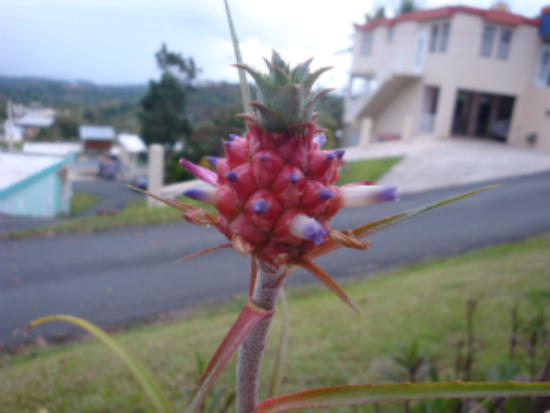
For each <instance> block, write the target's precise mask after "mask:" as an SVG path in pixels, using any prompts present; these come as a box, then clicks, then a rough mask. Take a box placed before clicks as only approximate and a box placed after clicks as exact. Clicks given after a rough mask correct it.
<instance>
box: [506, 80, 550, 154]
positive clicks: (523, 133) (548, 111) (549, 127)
mask: <svg viewBox="0 0 550 413" xmlns="http://www.w3.org/2000/svg"><path fill="white" fill-rule="evenodd" d="M532 133H535V134H536V135H537V142H536V144H535V145H534V146H535V147H536V148H537V149H543V150H547V151H550V87H545V88H539V87H535V86H531V87H529V88H527V89H526V90H525V91H524V93H522V94H521V95H520V96H518V98H517V99H516V104H515V108H514V115H513V117H512V124H511V127H510V134H509V136H508V142H510V143H512V144H515V145H530V144H529V143H528V142H527V140H526V138H527V136H528V135H529V134H532Z"/></svg>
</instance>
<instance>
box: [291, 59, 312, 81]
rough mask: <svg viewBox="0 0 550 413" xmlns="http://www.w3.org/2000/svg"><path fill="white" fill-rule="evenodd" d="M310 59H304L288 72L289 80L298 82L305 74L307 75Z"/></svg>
mask: <svg viewBox="0 0 550 413" xmlns="http://www.w3.org/2000/svg"><path fill="white" fill-rule="evenodd" d="M312 60H313V57H312V58H311V59H308V60H306V61H305V62H302V63H300V64H299V65H298V66H296V67H295V68H294V69H292V72H291V73H290V80H291V81H292V83H300V82H302V80H303V79H305V77H306V76H307V75H309V65H310V64H311V61H312Z"/></svg>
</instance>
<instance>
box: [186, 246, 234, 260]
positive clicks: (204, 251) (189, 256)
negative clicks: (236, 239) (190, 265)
mask: <svg viewBox="0 0 550 413" xmlns="http://www.w3.org/2000/svg"><path fill="white" fill-rule="evenodd" d="M223 248H233V244H222V245H218V246H217V247H212V248H207V249H205V250H201V251H198V252H195V253H193V254H191V255H188V256H186V257H183V258H181V259H179V260H177V261H176V262H183V261H187V260H190V259H191V258H195V257H198V256H200V255H202V254H206V253H207V252H212V251H216V250H220V249H223Z"/></svg>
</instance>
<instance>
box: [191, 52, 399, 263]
mask: <svg viewBox="0 0 550 413" xmlns="http://www.w3.org/2000/svg"><path fill="white" fill-rule="evenodd" d="M310 63H311V59H310V60H307V61H306V62H304V63H302V64H299V65H298V66H296V67H295V68H293V69H292V70H291V69H290V67H289V66H288V64H286V63H285V62H284V61H283V60H282V59H281V57H280V56H279V54H277V53H276V52H273V58H272V60H271V62H269V61H267V60H266V64H267V67H268V69H269V74H268V75H263V74H260V73H258V72H256V71H255V70H253V69H251V68H250V67H248V66H245V65H237V66H238V67H240V68H242V69H244V70H246V71H247V72H248V73H249V74H250V75H251V76H252V78H253V79H254V81H255V82H256V86H257V91H258V94H257V101H256V102H253V103H251V104H250V105H251V106H252V107H253V108H254V111H255V113H254V114H246V115H241V116H242V117H243V118H244V120H245V122H246V124H247V126H248V133H247V134H246V135H245V136H244V137H240V136H236V135H230V137H229V140H228V141H225V142H223V149H224V152H225V158H214V157H208V158H207V161H208V162H209V163H210V165H212V167H213V168H214V169H215V171H216V172H215V173H214V172H212V171H210V170H208V169H206V168H203V167H200V166H197V165H194V164H192V163H190V162H188V161H186V160H185V159H182V160H181V161H180V163H181V165H182V166H183V167H184V168H186V169H187V170H188V171H189V172H191V173H193V174H194V175H195V176H196V177H197V178H199V179H202V180H203V181H205V182H206V183H207V184H210V185H209V186H208V187H201V188H193V189H190V190H187V191H185V192H184V195H185V196H187V197H189V198H192V199H195V200H198V201H201V202H205V203H208V204H211V205H214V206H215V207H216V209H217V210H218V212H219V217H218V219H217V221H216V223H215V224H216V226H217V228H218V229H219V230H220V231H221V232H222V233H223V234H224V235H225V236H226V237H227V238H228V239H229V240H230V241H231V243H232V245H233V246H234V247H235V249H237V251H239V252H240V253H242V254H247V253H252V254H253V255H254V256H256V257H257V258H258V259H259V260H261V261H264V262H266V263H268V264H271V265H273V266H279V265H284V264H292V263H295V262H297V261H298V260H299V259H300V257H302V256H304V255H306V254H307V253H308V251H311V250H312V249H314V248H315V247H316V246H319V245H320V244H322V243H323V242H324V241H327V240H328V239H329V238H330V239H332V240H334V241H336V242H339V243H343V244H344V245H346V246H351V247H354V248H358V246H357V245H361V246H362V247H363V248H364V247H365V243H361V242H359V243H358V242H357V240H354V239H352V238H353V237H352V236H351V235H349V234H345V233H340V232H338V231H335V230H331V229H330V228H329V221H330V219H331V218H332V217H333V216H334V215H335V214H336V213H337V212H338V210H339V209H340V208H342V207H346V206H361V205H370V204H373V203H377V202H384V201H395V200H397V194H396V188H395V187H388V186H375V185H367V184H361V183H359V184H353V185H349V186H344V187H342V188H339V187H337V186H336V185H334V183H335V182H336V180H337V179H338V168H339V167H340V164H341V163H342V158H343V155H344V151H343V150H340V149H338V150H333V151H323V150H322V149H321V147H322V145H323V143H324V142H325V141H326V138H325V135H324V133H323V129H320V128H319V127H318V126H317V125H316V123H315V119H316V115H317V114H316V113H315V112H314V109H315V105H316V104H317V102H318V101H319V99H320V98H321V97H322V96H323V95H325V94H326V93H328V92H329V91H330V90H329V89H324V90H319V91H316V92H313V91H312V87H313V84H314V82H315V81H316V80H317V78H318V77H319V76H320V75H321V74H322V73H323V72H325V71H326V70H328V68H322V69H319V70H317V71H315V72H313V73H310V71H309V65H310ZM354 245H355V246H354Z"/></svg>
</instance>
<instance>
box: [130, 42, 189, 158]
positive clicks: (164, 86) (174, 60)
mask: <svg viewBox="0 0 550 413" xmlns="http://www.w3.org/2000/svg"><path fill="white" fill-rule="evenodd" d="M155 57H156V60H157V65H158V67H159V69H160V70H161V71H162V75H161V78H160V81H158V82H156V81H153V80H152V81H150V82H149V90H148V91H147V94H146V95H145V96H144V97H143V99H142V100H141V102H140V105H141V110H140V112H139V120H140V122H141V135H142V137H143V139H144V140H145V142H147V143H148V144H150V143H160V144H163V145H165V146H168V147H169V148H171V147H172V146H173V145H174V144H175V143H176V142H183V143H185V142H186V141H187V139H188V137H189V136H190V135H191V133H192V128H191V123H190V122H189V119H188V118H187V116H186V114H185V105H186V95H187V94H188V93H189V92H190V91H191V90H192V87H191V85H192V82H193V80H194V79H195V77H196V75H197V68H196V66H195V62H194V61H193V59H192V58H184V57H183V56H182V55H181V54H179V53H174V52H170V51H169V50H168V49H167V47H166V45H165V44H163V45H162V48H161V49H160V51H159V52H157V53H156V55H155Z"/></svg>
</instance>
